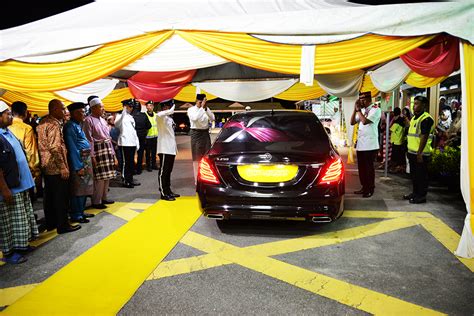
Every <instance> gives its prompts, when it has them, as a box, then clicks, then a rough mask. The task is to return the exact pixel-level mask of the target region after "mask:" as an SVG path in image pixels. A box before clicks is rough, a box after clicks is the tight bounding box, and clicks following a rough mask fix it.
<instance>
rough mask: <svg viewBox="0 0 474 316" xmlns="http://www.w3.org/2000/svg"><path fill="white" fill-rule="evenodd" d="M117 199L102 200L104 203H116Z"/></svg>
mask: <svg viewBox="0 0 474 316" xmlns="http://www.w3.org/2000/svg"><path fill="white" fill-rule="evenodd" d="M114 203H115V201H112V200H102V204H114Z"/></svg>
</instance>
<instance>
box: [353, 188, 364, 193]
mask: <svg viewBox="0 0 474 316" xmlns="http://www.w3.org/2000/svg"><path fill="white" fill-rule="evenodd" d="M364 193H365V191H364V189H363V188H362V189H360V190H357V191H354V194H364Z"/></svg>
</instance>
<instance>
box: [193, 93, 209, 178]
mask: <svg viewBox="0 0 474 316" xmlns="http://www.w3.org/2000/svg"><path fill="white" fill-rule="evenodd" d="M206 101H207V99H206V95H205V94H202V93H201V94H198V95H196V104H195V105H194V106H192V107H190V108H189V109H188V113H187V114H188V117H189V122H190V124H191V126H190V127H191V131H190V132H189V134H190V136H191V152H192V157H193V168H194V179H195V180H196V176H197V164H198V162H199V161H200V160H201V158H202V156H204V154H205V153H206V152H207V151H208V150H209V149H210V148H211V137H210V136H209V123H210V122H213V121H214V120H215V117H214V113H212V112H211V109H209V107H208V106H207V105H206Z"/></svg>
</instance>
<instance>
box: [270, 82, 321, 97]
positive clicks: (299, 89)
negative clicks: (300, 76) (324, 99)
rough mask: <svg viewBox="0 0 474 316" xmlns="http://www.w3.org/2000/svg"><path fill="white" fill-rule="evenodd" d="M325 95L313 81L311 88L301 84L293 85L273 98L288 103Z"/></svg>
mask: <svg viewBox="0 0 474 316" xmlns="http://www.w3.org/2000/svg"><path fill="white" fill-rule="evenodd" d="M325 94H327V92H326V91H324V90H323V88H321V87H320V86H319V85H318V83H317V82H316V81H314V83H313V85H312V86H311V87H308V86H306V85H304V84H303V83H301V82H298V83H295V84H294V85H292V86H291V87H290V88H289V89H288V90H286V91H283V92H282V93H280V94H277V95H276V96H275V98H278V99H282V100H288V101H300V100H311V99H316V98H319V97H321V96H323V95H325Z"/></svg>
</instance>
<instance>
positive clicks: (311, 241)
mask: <svg viewBox="0 0 474 316" xmlns="http://www.w3.org/2000/svg"><path fill="white" fill-rule="evenodd" d="M414 225H416V223H413V222H410V221H407V220H405V219H396V218H395V219H393V220H387V221H383V222H378V223H372V224H367V225H364V226H357V227H353V228H348V229H344V230H341V231H335V232H329V233H325V234H320V235H318V234H316V235H311V236H305V237H300V238H294V239H286V240H282V241H275V242H269V243H265V244H259V245H255V246H249V247H247V248H244V249H247V250H251V251H254V252H258V253H260V254H261V255H264V256H276V255H281V254H285V253H290V252H295V251H300V250H306V249H313V248H318V247H324V246H330V245H335V244H340V243H344V242H346V241H352V240H357V239H361V238H365V237H373V236H377V235H380V234H384V233H389V232H392V231H395V230H398V229H402V228H407V227H411V226H414ZM190 234H192V232H188V233H187V234H186V235H185V236H184V237H183V238H182V239H181V243H184V244H187V243H188V238H190V237H189V235H190ZM218 245H219V247H217V246H218ZM199 247H200V248H199V249H201V250H203V251H205V252H208V253H209V254H207V255H201V256H199V259H196V258H197V257H191V258H183V259H177V260H170V261H167V262H163V263H162V264H160V265H159V266H158V267H157V268H156V270H155V271H154V273H153V274H152V275H150V277H149V278H148V279H149V280H151V279H158V278H164V277H170V276H174V275H179V274H185V273H191V272H194V271H199V270H205V269H210V268H215V267H218V266H220V265H224V264H228V263H229V262H228V261H226V260H223V259H222V258H219V259H216V258H215V257H216V255H215V254H213V253H215V252H219V251H223V250H228V249H229V248H228V247H227V244H225V243H220V242H219V241H217V240H214V241H213V242H210V243H205V242H204V243H203V244H201V245H200V246H199ZM216 247H217V248H216Z"/></svg>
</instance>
